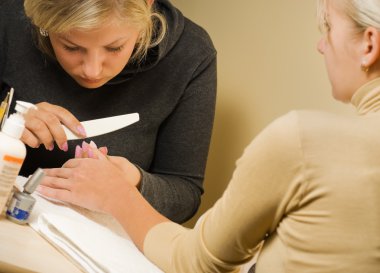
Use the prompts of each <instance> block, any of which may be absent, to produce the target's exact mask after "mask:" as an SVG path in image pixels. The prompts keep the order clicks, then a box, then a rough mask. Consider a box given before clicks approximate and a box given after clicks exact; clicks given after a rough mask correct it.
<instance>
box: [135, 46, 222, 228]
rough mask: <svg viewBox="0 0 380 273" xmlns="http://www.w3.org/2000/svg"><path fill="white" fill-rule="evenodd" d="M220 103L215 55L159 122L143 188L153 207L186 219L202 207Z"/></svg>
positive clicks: (203, 64)
mask: <svg viewBox="0 0 380 273" xmlns="http://www.w3.org/2000/svg"><path fill="white" fill-rule="evenodd" d="M215 101H216V55H215V52H211V53H210V55H209V56H208V57H207V58H206V59H205V60H204V61H203V63H202V64H201V65H200V66H199V67H197V69H196V71H194V77H193V79H192V80H191V82H190V83H188V84H187V87H186V90H185V92H184V95H183V96H182V97H181V98H180V101H179V102H178V104H177V106H176V108H175V109H174V110H173V111H172V113H171V114H170V116H168V118H167V119H166V121H165V122H164V123H163V124H162V125H161V127H160V130H159V132H158V135H157V141H156V147H155V154H154V157H153V161H152V164H151V167H150V168H149V170H145V171H144V170H141V172H142V179H141V185H140V190H141V193H142V195H143V196H144V197H145V198H146V199H147V200H148V201H149V202H150V203H151V204H152V205H153V207H154V208H155V209H157V210H158V211H160V212H161V213H163V214H164V215H166V216H167V217H168V218H169V219H170V220H172V221H175V222H178V223H183V222H185V221H186V220H188V219H189V218H191V217H192V216H193V215H194V214H195V213H196V211H197V210H198V207H199V205H200V198H201V194H202V193H203V179H204V173H205V168H206V162H207V155H208V151H209V145H210V139H211V132H212V126H213V119H214V111H215Z"/></svg>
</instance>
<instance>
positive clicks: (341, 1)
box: [317, 0, 380, 33]
mask: <svg viewBox="0 0 380 273" xmlns="http://www.w3.org/2000/svg"><path fill="white" fill-rule="evenodd" d="M328 2H329V3H330V4H333V5H334V6H335V7H337V8H339V10H340V11H342V12H343V14H345V15H346V16H347V17H348V18H350V19H351V20H352V22H353V23H354V26H355V28H356V31H357V32H358V33H362V32H363V31H365V30H366V29H367V27H369V26H372V27H375V28H376V29H377V30H379V31H380V1H379V0H318V7H317V11H318V12H317V13H318V20H319V26H320V28H322V30H323V28H324V27H325V24H326V9H327V4H328Z"/></svg>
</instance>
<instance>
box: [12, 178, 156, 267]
mask: <svg viewBox="0 0 380 273" xmlns="http://www.w3.org/2000/svg"><path fill="white" fill-rule="evenodd" d="M25 181H26V178H25V177H21V176H20V177H18V179H17V184H18V185H19V186H18V188H19V189H20V188H21V187H22V185H23V184H24V183H25ZM33 196H34V197H35V198H36V200H37V201H36V205H35V207H34V209H33V211H32V214H31V216H30V219H29V220H30V221H29V225H30V226H31V227H32V228H33V229H34V230H36V231H37V232H38V233H40V234H41V235H42V236H43V237H44V238H46V239H47V240H48V241H49V242H50V243H51V244H53V245H54V246H55V247H56V248H57V249H59V250H60V251H62V252H63V253H64V254H65V255H66V256H68V257H69V258H71V259H72V260H73V262H74V263H75V264H77V265H78V266H79V267H80V268H81V269H82V270H83V271H85V272H91V273H92V272H94V273H95V272H96V273H97V272H115V273H116V272H133V273H139V272H141V273H150V272H151V273H153V272H162V271H161V270H160V269H159V268H158V267H156V266H155V265H154V264H153V263H151V262H150V261H149V260H148V259H147V258H146V257H145V256H144V255H143V254H142V253H141V252H140V251H139V250H138V248H137V247H136V246H135V245H134V243H133V242H132V241H131V239H130V238H129V236H128V234H127V233H126V232H125V231H124V230H123V228H122V227H121V225H120V224H119V223H118V222H117V221H116V220H115V219H114V218H113V217H112V216H110V215H107V214H102V213H97V212H92V211H89V210H86V209H83V208H79V207H75V206H70V205H68V204H64V203H62V202H53V201H51V200H47V199H45V198H43V197H41V196H39V195H38V194H36V193H34V194H33Z"/></svg>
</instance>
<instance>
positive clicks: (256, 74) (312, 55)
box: [172, 0, 353, 226]
mask: <svg viewBox="0 0 380 273" xmlns="http://www.w3.org/2000/svg"><path fill="white" fill-rule="evenodd" d="M172 3H174V4H175V5H176V6H177V7H178V8H180V9H181V10H182V12H183V13H184V14H185V15H186V16H187V17H189V18H190V19H192V20H193V21H195V22H196V23H198V24H200V25H201V26H203V27H204V28H205V29H206V30H207V31H208V33H209V34H210V36H211V38H212V39H213V41H214V44H215V47H216V49H217V51H218V98H217V110H216V117H215V125H214V131H213V137H212V142H211V148H210V155H209V160H208V165H207V171H206V180H205V194H204V195H203V199H202V205H201V209H200V211H199V213H198V214H197V216H196V217H195V218H194V219H192V220H191V221H189V222H188V223H187V226H192V225H193V224H194V222H195V220H196V219H197V218H198V217H199V216H200V215H201V213H203V212H204V211H205V210H206V209H208V208H209V207H211V206H212V205H213V203H214V202H215V201H216V200H217V198H219V197H220V196H221V194H222V193H223V190H224V189H225V187H226V185H227V183H228V181H229V179H230V177H231V175H232V172H233V169H234V164H235V161H236V159H237V158H238V157H239V156H240V155H241V153H242V151H243V149H244V147H245V146H246V145H247V144H248V143H249V142H250V140H251V139H252V138H253V137H254V136H255V135H257V133H258V132H259V131H260V130H262V129H263V128H264V127H265V126H266V125H267V124H268V123H269V122H270V121H272V120H273V119H274V118H276V117H278V116H279V115H282V114H284V113H286V112H288V111H289V110H292V109H300V108H313V109H326V110H329V111H335V112H350V111H353V109H352V108H351V107H349V106H346V105H344V104H342V103H340V102H336V101H334V100H333V99H332V97H331V94H330V86H329V83H328V79H327V75H326V73H325V70H324V62H323V58H322V56H321V55H320V54H319V53H318V52H317V50H316V44H317V41H318V39H319V37H320V35H319V32H318V29H317V25H316V16H315V5H316V4H315V3H316V1H315V0H288V1H284V0H239V1H236V0H235V1H231V0H172Z"/></svg>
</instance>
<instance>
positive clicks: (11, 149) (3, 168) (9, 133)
mask: <svg viewBox="0 0 380 273" xmlns="http://www.w3.org/2000/svg"><path fill="white" fill-rule="evenodd" d="M31 106H33V104H30V103H27V102H23V101H16V107H15V110H16V113H14V114H11V115H10V116H9V117H8V118H7V120H6V121H5V124H4V126H3V128H2V130H1V132H0V212H1V214H2V215H4V214H5V211H6V205H7V201H8V199H10V196H11V194H12V191H13V185H14V184H15V181H16V178H17V176H18V174H19V172H20V169H21V166H22V163H23V162H24V159H25V156H26V147H25V144H24V143H23V142H22V141H21V140H20V138H21V135H22V133H23V131H24V128H25V120H24V117H23V114H24V113H26V112H27V111H28V109H29V108H30V107H31Z"/></svg>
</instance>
